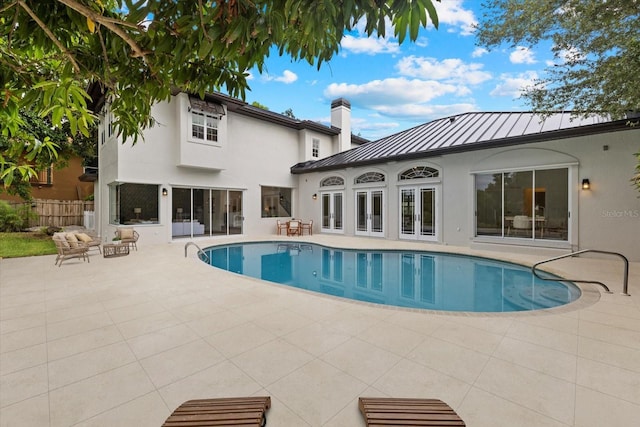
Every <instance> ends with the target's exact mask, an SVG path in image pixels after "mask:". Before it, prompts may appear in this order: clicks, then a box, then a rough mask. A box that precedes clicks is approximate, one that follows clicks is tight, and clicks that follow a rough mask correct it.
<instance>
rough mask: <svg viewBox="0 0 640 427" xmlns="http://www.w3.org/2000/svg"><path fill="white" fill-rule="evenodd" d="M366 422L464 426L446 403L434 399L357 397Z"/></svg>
mask: <svg viewBox="0 0 640 427" xmlns="http://www.w3.org/2000/svg"><path fill="white" fill-rule="evenodd" d="M358 406H359V407H360V412H362V415H363V416H364V418H365V421H366V423H367V426H370V427H377V426H465V425H466V424H465V423H464V421H462V419H461V418H460V417H459V416H458V414H456V412H455V411H454V410H453V409H451V407H450V406H449V405H447V404H446V403H444V402H443V401H442V400H438V399H405V398H386V397H361V398H360V399H359V404H358Z"/></svg>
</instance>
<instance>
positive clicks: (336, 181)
mask: <svg viewBox="0 0 640 427" xmlns="http://www.w3.org/2000/svg"><path fill="white" fill-rule="evenodd" d="M333 185H344V179H342V178H340V177H339V176H330V177H328V178H325V179H323V180H322V181H320V187H331V186H333Z"/></svg>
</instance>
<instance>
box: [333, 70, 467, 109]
mask: <svg viewBox="0 0 640 427" xmlns="http://www.w3.org/2000/svg"><path fill="white" fill-rule="evenodd" d="M457 91H458V87H457V86H456V85H452V84H446V83H440V82H436V81H433V80H429V81H426V80H420V79H412V80H409V79H406V78H404V77H401V78H388V79H384V80H373V81H370V82H368V83H365V84H361V85H357V84H347V83H332V84H330V85H329V86H327V88H326V89H325V91H324V96H325V97H327V98H328V99H334V98H339V97H344V98H346V99H348V100H350V101H351V102H352V103H353V104H358V105H362V106H366V107H368V108H372V109H374V110H375V109H377V107H378V106H384V105H402V104H407V103H425V102H429V101H430V100H432V99H434V98H437V97H439V96H442V95H446V94H454V93H456V92H457Z"/></svg>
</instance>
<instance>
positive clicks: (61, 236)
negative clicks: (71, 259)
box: [53, 233, 71, 249]
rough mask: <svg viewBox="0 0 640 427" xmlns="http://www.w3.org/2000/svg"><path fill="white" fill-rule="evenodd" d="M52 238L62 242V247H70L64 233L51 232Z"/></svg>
mask: <svg viewBox="0 0 640 427" xmlns="http://www.w3.org/2000/svg"><path fill="white" fill-rule="evenodd" d="M53 240H56V241H58V242H60V243H61V244H62V247H64V248H65V249H70V248H71V246H70V245H69V242H67V235H66V233H53Z"/></svg>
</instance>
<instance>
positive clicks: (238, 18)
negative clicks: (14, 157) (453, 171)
mask: <svg viewBox="0 0 640 427" xmlns="http://www.w3.org/2000/svg"><path fill="white" fill-rule="evenodd" d="M433 1H434V0H338V1H336V0H227V1H222V2H221V1H213V0H190V1H175V0H154V1H143V0H47V1H42V0H5V1H3V2H2V3H0V90H1V92H0V103H1V104H2V108H0V126H1V128H0V134H2V135H3V136H4V137H5V138H7V140H8V141H9V143H10V145H12V146H13V148H15V147H16V146H18V145H21V144H25V143H26V144H27V146H26V148H24V146H23V148H22V150H23V152H22V156H23V157H24V158H28V157H30V156H32V155H35V156H37V155H39V153H42V152H47V151H51V152H53V151H56V150H57V148H58V147H56V146H55V145H54V144H53V143H49V142H47V141H36V140H35V138H34V137H33V135H30V134H29V133H28V132H26V131H25V128H24V120H23V118H22V116H21V112H22V111H25V110H27V111H30V112H33V113H35V114H37V115H38V116H40V117H49V118H50V121H51V124H52V125H53V126H59V125H60V124H61V123H63V122H65V123H68V126H69V130H70V132H71V134H73V135H75V134H76V133H77V132H81V133H83V134H85V135H88V134H89V129H90V125H91V123H92V122H93V121H94V119H95V116H94V113H95V111H93V107H95V101H96V98H99V97H100V96H101V95H104V94H108V98H107V99H108V101H109V102H110V108H111V111H112V112H113V115H114V119H115V120H114V124H115V126H116V131H117V132H118V133H119V134H120V135H121V137H122V138H123V140H124V139H128V138H132V140H133V142H134V143H135V142H136V141H137V140H138V138H139V136H140V135H141V131H142V130H143V129H144V128H146V127H148V126H150V125H152V124H153V118H152V117H151V114H150V112H151V106H152V105H153V104H154V103H156V102H158V101H163V100H167V99H168V98H169V97H170V95H171V92H172V90H174V89H175V88H178V89H180V90H184V91H188V92H191V93H198V94H200V95H201V96H203V95H204V93H205V92H209V91H215V90H223V89H224V90H226V91H227V92H228V93H229V94H230V95H231V96H239V97H244V94H245V91H246V90H247V89H248V88H249V86H248V83H247V76H248V71H249V70H251V69H253V68H254V67H255V68H257V70H258V71H259V72H261V71H262V68H263V65H264V61H265V58H267V57H268V56H269V55H270V54H271V53H272V52H277V53H278V54H280V55H288V56H290V57H291V58H292V59H293V60H295V61H306V62H308V63H309V64H312V65H316V66H318V67H320V66H321V64H322V63H324V62H327V61H329V60H330V59H331V58H332V57H333V56H334V55H335V54H336V53H337V52H338V49H339V45H340V41H341V39H342V37H343V34H344V33H345V31H349V30H351V29H353V28H354V27H355V25H356V24H357V23H359V22H364V23H365V31H366V33H367V34H368V35H373V34H377V35H378V36H385V28H386V27H385V19H389V20H390V21H391V22H392V23H393V24H394V27H393V28H394V31H395V35H396V37H398V39H399V40H400V42H402V41H403V40H404V39H405V38H406V37H407V34H408V36H409V38H410V39H412V40H415V39H416V38H417V35H418V30H419V28H420V27H423V26H426V25H427V24H428V22H429V20H430V21H431V22H432V23H433V24H434V25H435V26H436V27H437V25H438V19H437V15H436V11H435V8H434V5H433ZM435 1H439V0H435ZM89 87H91V88H92V89H95V88H99V90H98V91H95V90H94V91H92V93H91V95H92V97H90V96H89V95H88V93H87V90H88V88H89ZM15 149H16V150H17V151H19V149H17V148H15ZM18 158H20V156H18ZM21 167H24V168H25V169H20V168H21ZM17 171H18V172H20V173H22V174H23V176H24V177H27V178H28V175H29V174H30V173H32V172H33V171H32V170H30V169H29V166H28V162H27V164H25V165H20V164H14V163H12V162H8V161H7V160H6V157H5V156H4V155H3V157H2V158H0V174H2V176H3V179H6V177H10V176H11V177H13V176H15V173H16V172H17Z"/></svg>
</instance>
